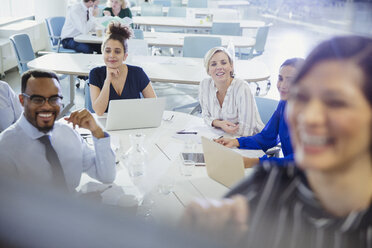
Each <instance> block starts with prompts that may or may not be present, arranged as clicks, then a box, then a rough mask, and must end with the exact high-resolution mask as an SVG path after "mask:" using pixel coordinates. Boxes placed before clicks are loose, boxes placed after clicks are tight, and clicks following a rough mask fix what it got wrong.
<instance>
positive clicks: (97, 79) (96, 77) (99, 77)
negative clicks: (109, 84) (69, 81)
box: [89, 67, 106, 89]
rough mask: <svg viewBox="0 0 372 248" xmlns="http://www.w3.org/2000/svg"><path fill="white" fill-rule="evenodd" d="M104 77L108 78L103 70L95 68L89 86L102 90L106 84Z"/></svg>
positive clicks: (90, 75) (90, 73)
mask: <svg viewBox="0 0 372 248" xmlns="http://www.w3.org/2000/svg"><path fill="white" fill-rule="evenodd" d="M103 77H106V75H103V70H101V69H100V67H96V68H93V69H92V70H91V71H90V72H89V84H91V85H94V86H97V87H98V88H100V89H102V87H103V83H104V79H103Z"/></svg>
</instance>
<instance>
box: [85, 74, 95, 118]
mask: <svg viewBox="0 0 372 248" xmlns="http://www.w3.org/2000/svg"><path fill="white" fill-rule="evenodd" d="M84 100H85V103H84V107H85V108H86V109H88V110H89V111H90V112H91V113H95V112H94V110H93V106H92V100H91V99H90V88H89V80H86V81H85V85H84Z"/></svg>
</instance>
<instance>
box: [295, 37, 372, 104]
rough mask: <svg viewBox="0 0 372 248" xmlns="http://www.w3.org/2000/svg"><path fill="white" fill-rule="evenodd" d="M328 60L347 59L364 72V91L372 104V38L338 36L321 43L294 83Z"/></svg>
mask: <svg viewBox="0 0 372 248" xmlns="http://www.w3.org/2000/svg"><path fill="white" fill-rule="evenodd" d="M326 60H347V61H350V62H353V63H355V64H356V65H357V66H358V67H359V68H360V69H361V70H362V72H363V74H364V82H363V85H362V92H363V94H364V95H365V97H366V98H367V100H368V102H369V104H370V105H371V106H372V39H371V38H367V37H362V36H354V35H353V36H338V37H334V38H332V39H330V40H326V41H324V42H322V43H320V44H319V45H318V46H317V47H315V48H314V49H313V51H312V52H311V53H310V54H309V56H308V57H307V58H306V60H305V63H304V65H303V66H302V68H301V69H300V71H299V72H298V74H297V76H296V78H295V79H294V81H293V84H297V83H298V82H299V81H300V80H301V79H302V78H303V77H305V76H306V75H307V74H308V73H309V71H310V70H311V69H312V68H313V67H314V66H315V65H316V64H318V63H320V62H322V61H326Z"/></svg>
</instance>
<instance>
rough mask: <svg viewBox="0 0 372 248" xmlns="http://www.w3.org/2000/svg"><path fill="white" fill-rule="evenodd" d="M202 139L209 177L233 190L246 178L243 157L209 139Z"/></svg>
mask: <svg viewBox="0 0 372 248" xmlns="http://www.w3.org/2000/svg"><path fill="white" fill-rule="evenodd" d="M201 139H202V144H203V151H204V159H205V164H206V168H207V173H208V176H209V177H210V178H212V179H214V180H215V181H217V182H219V183H222V184H223V185H225V186H226V187H228V188H231V187H232V186H233V185H235V184H236V183H237V182H238V181H240V180H241V179H242V178H243V177H244V161H243V157H242V155H240V154H239V153H237V152H235V151H233V150H231V148H227V147H225V146H223V145H221V144H218V143H216V142H214V141H213V140H210V139H208V138H205V137H201Z"/></svg>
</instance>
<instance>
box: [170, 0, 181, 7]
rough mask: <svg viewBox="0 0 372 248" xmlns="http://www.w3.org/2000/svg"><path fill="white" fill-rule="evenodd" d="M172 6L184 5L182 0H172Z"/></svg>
mask: <svg viewBox="0 0 372 248" xmlns="http://www.w3.org/2000/svg"><path fill="white" fill-rule="evenodd" d="M171 6H172V7H182V0H171Z"/></svg>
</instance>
